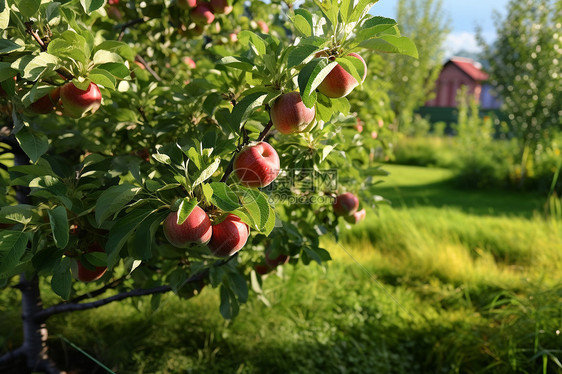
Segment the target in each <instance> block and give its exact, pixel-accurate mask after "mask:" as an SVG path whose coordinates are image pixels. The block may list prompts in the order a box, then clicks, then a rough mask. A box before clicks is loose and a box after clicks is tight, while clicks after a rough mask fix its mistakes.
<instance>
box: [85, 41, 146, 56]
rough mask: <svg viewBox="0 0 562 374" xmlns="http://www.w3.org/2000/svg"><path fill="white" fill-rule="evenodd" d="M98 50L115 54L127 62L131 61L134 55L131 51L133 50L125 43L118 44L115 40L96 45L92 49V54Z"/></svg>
mask: <svg viewBox="0 0 562 374" xmlns="http://www.w3.org/2000/svg"><path fill="white" fill-rule="evenodd" d="M99 50H106V51H110V52H115V53H117V54H118V55H119V56H121V57H123V58H124V59H125V60H127V61H133V60H134V59H135V55H136V53H135V51H133V49H132V48H131V47H130V46H129V45H128V44H127V43H124V42H119V41H116V40H106V41H104V42H102V43H101V44H98V45H97V46H96V47H95V48H94V53H96V52H97V51H99Z"/></svg>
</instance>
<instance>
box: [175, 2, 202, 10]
mask: <svg viewBox="0 0 562 374" xmlns="http://www.w3.org/2000/svg"><path fill="white" fill-rule="evenodd" d="M176 4H177V5H178V7H180V8H182V9H191V8H195V6H196V5H197V1H196V0H177V1H176Z"/></svg>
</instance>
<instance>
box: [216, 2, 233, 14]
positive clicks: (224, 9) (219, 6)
mask: <svg viewBox="0 0 562 374" xmlns="http://www.w3.org/2000/svg"><path fill="white" fill-rule="evenodd" d="M211 9H213V12H215V13H216V14H228V13H230V12H232V5H228V1H226V0H211Z"/></svg>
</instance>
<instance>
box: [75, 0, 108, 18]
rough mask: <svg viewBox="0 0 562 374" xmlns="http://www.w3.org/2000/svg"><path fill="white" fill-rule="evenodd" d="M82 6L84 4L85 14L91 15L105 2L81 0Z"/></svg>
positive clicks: (100, 0)
mask: <svg viewBox="0 0 562 374" xmlns="http://www.w3.org/2000/svg"><path fill="white" fill-rule="evenodd" d="M80 4H82V8H84V12H86V14H88V15H89V14H90V13H92V12H94V11H96V10H98V9H99V8H101V7H102V6H103V4H104V0H80Z"/></svg>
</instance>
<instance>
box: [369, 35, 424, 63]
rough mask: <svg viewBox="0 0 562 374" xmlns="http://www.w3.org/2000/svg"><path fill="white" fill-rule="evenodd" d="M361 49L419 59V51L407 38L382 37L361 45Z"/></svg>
mask: <svg viewBox="0 0 562 374" xmlns="http://www.w3.org/2000/svg"><path fill="white" fill-rule="evenodd" d="M359 47H363V48H368V49H372V50H374V51H379V52H386V53H400V54H403V55H406V56H411V57H413V58H418V57H419V56H418V49H417V48H416V45H415V44H414V42H413V41H412V40H410V39H409V38H407V37H405V36H395V35H381V36H380V37H378V38H372V39H368V40H365V41H363V42H361V43H359Z"/></svg>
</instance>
